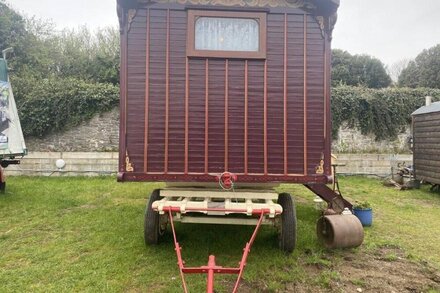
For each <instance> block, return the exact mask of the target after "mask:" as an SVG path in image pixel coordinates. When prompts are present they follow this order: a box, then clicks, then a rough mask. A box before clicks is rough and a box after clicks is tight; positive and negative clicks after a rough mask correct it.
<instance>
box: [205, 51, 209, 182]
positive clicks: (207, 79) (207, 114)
mask: <svg viewBox="0 0 440 293" xmlns="http://www.w3.org/2000/svg"><path fill="white" fill-rule="evenodd" d="M208 173H209V59H206V60H205V174H208Z"/></svg>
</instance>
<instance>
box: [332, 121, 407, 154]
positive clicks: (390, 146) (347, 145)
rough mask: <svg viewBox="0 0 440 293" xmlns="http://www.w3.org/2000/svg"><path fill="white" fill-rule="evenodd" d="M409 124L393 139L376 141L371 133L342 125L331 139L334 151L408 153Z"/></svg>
mask: <svg viewBox="0 0 440 293" xmlns="http://www.w3.org/2000/svg"><path fill="white" fill-rule="evenodd" d="M409 136H410V128H409V126H408V127H407V128H406V129H405V131H404V132H402V133H401V134H399V135H398V137H397V139H394V140H381V141H376V138H375V136H374V135H373V134H369V135H363V134H362V133H361V132H360V130H358V129H353V128H348V127H347V126H343V127H341V128H340V129H339V132H338V137H337V139H334V140H333V143H332V151H333V152H334V153H370V154H371V153H376V154H383V153H386V154H401V153H409V152H410V150H409V148H408V144H407V141H408V137H409Z"/></svg>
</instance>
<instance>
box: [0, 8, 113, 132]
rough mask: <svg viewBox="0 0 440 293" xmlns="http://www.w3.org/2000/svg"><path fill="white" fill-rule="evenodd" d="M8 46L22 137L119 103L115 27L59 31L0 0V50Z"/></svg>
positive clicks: (69, 123) (68, 123) (57, 128)
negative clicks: (25, 15) (10, 54)
mask: <svg viewBox="0 0 440 293" xmlns="http://www.w3.org/2000/svg"><path fill="white" fill-rule="evenodd" d="M8 47H14V51H15V54H14V55H13V56H12V57H11V58H9V60H8V61H9V62H8V65H9V67H10V68H11V69H12V70H11V71H10V73H11V74H10V77H11V81H12V85H13V87H14V97H15V99H16V102H17V108H18V111H19V115H20V117H21V123H22V126H23V132H24V134H25V135H26V136H44V135H46V134H48V133H50V132H54V131H61V130H63V128H67V127H71V126H75V125H77V124H78V123H80V122H82V121H84V120H87V119H89V118H91V117H92V116H93V114H95V113H99V112H103V111H106V110H109V109H111V108H112V107H115V106H116V105H117V104H118V101H119V95H118V93H119V88H118V86H117V84H118V83H119V78H118V76H119V32H118V30H117V29H116V28H111V27H110V28H105V29H101V30H98V31H96V32H92V31H90V30H89V29H87V28H86V27H82V28H79V29H77V30H67V29H66V30H63V31H61V32H60V31H57V30H56V29H55V27H54V25H53V24H52V23H50V22H47V21H41V20H38V19H35V18H25V17H22V16H20V15H19V14H18V13H16V12H15V11H14V10H12V9H11V8H10V7H8V5H7V4H5V2H4V1H2V0H0V50H2V49H5V48H8Z"/></svg>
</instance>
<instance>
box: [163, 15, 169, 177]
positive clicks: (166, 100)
mask: <svg viewBox="0 0 440 293" xmlns="http://www.w3.org/2000/svg"><path fill="white" fill-rule="evenodd" d="M166 42H167V44H166V53H165V54H166V58H165V154H164V157H165V159H164V167H163V168H164V173H168V136H169V119H170V111H169V110H170V10H169V9H168V10H167V41H166Z"/></svg>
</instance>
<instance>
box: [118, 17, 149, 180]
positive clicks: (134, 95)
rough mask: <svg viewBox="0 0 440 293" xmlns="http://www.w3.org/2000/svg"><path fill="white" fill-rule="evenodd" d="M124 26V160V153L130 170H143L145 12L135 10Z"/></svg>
mask: <svg viewBox="0 0 440 293" xmlns="http://www.w3.org/2000/svg"><path fill="white" fill-rule="evenodd" d="M136 15H137V17H135V18H134V19H133V21H132V22H131V24H130V26H129V27H128V28H127V47H126V48H127V51H126V67H127V68H126V76H127V80H126V85H125V86H126V91H127V92H126V95H127V99H126V100H125V107H126V108H125V117H124V118H123V119H124V120H125V121H126V133H125V134H124V136H125V139H126V141H125V143H126V145H125V150H124V153H123V154H122V155H123V157H124V159H125V155H126V154H127V153H128V156H129V161H130V164H131V166H132V167H133V168H134V170H137V171H140V172H142V171H143V166H144V145H145V82H146V73H145V70H146V68H145V63H146V42H147V40H146V34H145V31H146V21H145V18H146V11H145V10H143V11H139V12H138V13H137V14H136Z"/></svg>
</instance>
